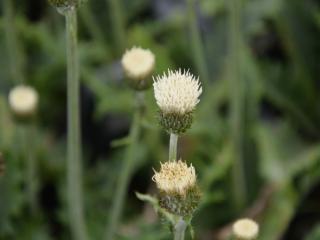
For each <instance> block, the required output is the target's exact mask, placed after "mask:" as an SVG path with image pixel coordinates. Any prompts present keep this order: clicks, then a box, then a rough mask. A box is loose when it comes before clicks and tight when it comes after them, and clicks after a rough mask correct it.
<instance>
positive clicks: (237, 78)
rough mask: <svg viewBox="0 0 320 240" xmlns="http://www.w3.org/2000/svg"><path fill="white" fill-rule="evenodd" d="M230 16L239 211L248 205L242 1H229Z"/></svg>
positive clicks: (232, 97) (232, 134)
mask: <svg viewBox="0 0 320 240" xmlns="http://www.w3.org/2000/svg"><path fill="white" fill-rule="evenodd" d="M228 1H229V14H230V19H229V21H230V27H229V29H230V34H229V39H230V73H231V76H230V85H229V87H230V104H231V115H230V116H231V136H232V141H233V150H234V165H233V183H234V185H233V191H234V199H235V205H236V208H237V209H238V210H240V209H241V208H243V207H244V205H245V204H246V201H247V199H246V197H247V196H246V195H247V189H246V180H245V172H244V152H243V151H244V149H243V130H244V124H243V121H244V116H243V114H244V81H243V74H242V71H241V61H242V59H241V43H242V36H241V0H228Z"/></svg>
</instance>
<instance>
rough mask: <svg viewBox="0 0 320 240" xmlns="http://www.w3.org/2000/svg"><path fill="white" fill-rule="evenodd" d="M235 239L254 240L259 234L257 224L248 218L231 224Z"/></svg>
mask: <svg viewBox="0 0 320 240" xmlns="http://www.w3.org/2000/svg"><path fill="white" fill-rule="evenodd" d="M232 232H233V236H234V239H235V240H256V239H257V237H258V234H259V225H258V224H257V223H256V222H255V221H253V220H251V219H248V218H244V219H240V220H238V221H236V222H235V223H234V224H233V226H232Z"/></svg>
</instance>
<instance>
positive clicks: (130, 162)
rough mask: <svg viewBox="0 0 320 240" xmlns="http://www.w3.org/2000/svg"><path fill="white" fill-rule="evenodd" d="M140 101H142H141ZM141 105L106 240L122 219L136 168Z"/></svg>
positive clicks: (131, 133) (135, 114)
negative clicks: (127, 192) (129, 186)
mask: <svg viewBox="0 0 320 240" xmlns="http://www.w3.org/2000/svg"><path fill="white" fill-rule="evenodd" d="M137 101H138V105H140V104H141V95H137ZM139 102H140V103H139ZM141 106H142V105H140V106H138V108H137V109H136V111H135V113H134V117H133V122H132V125H131V128H130V133H129V139H130V143H129V146H128V147H127V149H126V152H125V156H124V162H123V166H122V168H121V170H120V176H119V180H118V181H119V182H118V186H117V188H116V192H115V195H114V199H113V204H112V208H111V213H110V219H109V225H108V227H107V231H106V235H105V239H106V240H113V239H114V235H115V232H116V229H117V227H118V224H119V222H120V219H121V215H122V210H123V204H124V200H125V198H126V191H127V189H128V184H129V180H130V177H131V175H132V172H133V169H134V166H135V165H134V162H135V156H136V153H135V151H136V148H137V143H138V141H139V135H140V130H141V124H140V122H141V115H142V111H141Z"/></svg>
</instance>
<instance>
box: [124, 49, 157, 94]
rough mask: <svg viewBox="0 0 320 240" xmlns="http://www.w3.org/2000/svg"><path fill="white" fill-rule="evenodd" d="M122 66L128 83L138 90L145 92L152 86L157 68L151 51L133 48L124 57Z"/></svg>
mask: <svg viewBox="0 0 320 240" xmlns="http://www.w3.org/2000/svg"><path fill="white" fill-rule="evenodd" d="M121 64H122V67H123V70H124V72H125V74H126V76H127V77H128V78H129V79H128V80H129V81H128V82H129V84H130V86H132V87H133V88H134V89H136V90H144V89H146V88H149V87H150V85H151V80H150V79H149V77H150V76H151V74H152V72H153V70H154V67H155V56H154V54H153V53H152V52H151V51H150V50H149V49H143V48H141V47H133V48H131V49H130V50H127V51H126V52H125V53H124V55H123V56H122V60H121Z"/></svg>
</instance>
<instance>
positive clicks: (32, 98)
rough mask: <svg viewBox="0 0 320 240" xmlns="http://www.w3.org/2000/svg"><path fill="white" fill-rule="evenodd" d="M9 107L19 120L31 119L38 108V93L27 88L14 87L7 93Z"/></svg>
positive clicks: (21, 86)
mask: <svg viewBox="0 0 320 240" xmlns="http://www.w3.org/2000/svg"><path fill="white" fill-rule="evenodd" d="M8 98H9V106H10V109H11V111H12V113H13V114H14V115H15V116H16V117H17V118H18V119H19V120H27V119H29V118H31V117H32V116H33V115H34V114H35V112H36V111H37V107H38V98H39V97H38V93H37V91H36V90H35V89H34V88H32V87H28V86H23V85H20V86H16V87H14V88H13V89H12V90H11V91H10V93H9V97H8Z"/></svg>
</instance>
